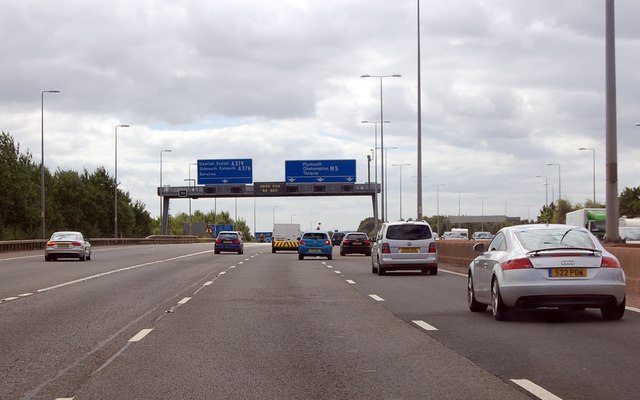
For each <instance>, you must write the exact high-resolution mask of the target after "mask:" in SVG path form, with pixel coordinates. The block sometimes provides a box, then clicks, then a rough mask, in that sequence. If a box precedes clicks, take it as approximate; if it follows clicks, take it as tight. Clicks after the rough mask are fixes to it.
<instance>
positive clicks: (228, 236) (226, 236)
mask: <svg viewBox="0 0 640 400" xmlns="http://www.w3.org/2000/svg"><path fill="white" fill-rule="evenodd" d="M237 238H238V235H237V234H236V233H221V234H219V235H218V239H222V240H233V239H237Z"/></svg>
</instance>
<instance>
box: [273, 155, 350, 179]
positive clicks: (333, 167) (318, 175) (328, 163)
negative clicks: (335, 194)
mask: <svg viewBox="0 0 640 400" xmlns="http://www.w3.org/2000/svg"><path fill="white" fill-rule="evenodd" d="M285 180H286V181H287V182H288V183H318V182H324V183H345V182H347V183H348V182H351V183H353V182H355V181H356V160H310V161H299V160H293V161H292V160H287V161H285Z"/></svg>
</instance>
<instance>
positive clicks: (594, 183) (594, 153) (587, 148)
mask: <svg viewBox="0 0 640 400" xmlns="http://www.w3.org/2000/svg"><path fill="white" fill-rule="evenodd" d="M578 150H591V151H592V152H593V204H594V205H595V204H596V149H594V148H593V147H580V148H579V149H578Z"/></svg>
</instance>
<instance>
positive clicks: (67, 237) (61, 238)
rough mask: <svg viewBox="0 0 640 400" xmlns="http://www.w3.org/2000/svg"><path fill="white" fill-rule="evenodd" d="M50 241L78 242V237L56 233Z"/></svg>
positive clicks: (73, 234) (74, 234)
mask: <svg viewBox="0 0 640 400" xmlns="http://www.w3.org/2000/svg"><path fill="white" fill-rule="evenodd" d="M51 240H58V241H65V240H68V241H73V240H80V235H78V234H77V233H58V234H54V235H53V236H51Z"/></svg>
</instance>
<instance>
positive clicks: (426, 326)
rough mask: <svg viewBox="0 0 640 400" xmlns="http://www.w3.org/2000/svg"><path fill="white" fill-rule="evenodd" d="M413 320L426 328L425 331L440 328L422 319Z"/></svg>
mask: <svg viewBox="0 0 640 400" xmlns="http://www.w3.org/2000/svg"><path fill="white" fill-rule="evenodd" d="M411 322H413V323H414V324H416V325H418V326H419V327H420V328H422V329H424V330H425V331H437V330H438V328H436V327H435V326H433V325H429V324H427V323H426V322H424V321H421V320H415V321H411Z"/></svg>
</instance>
